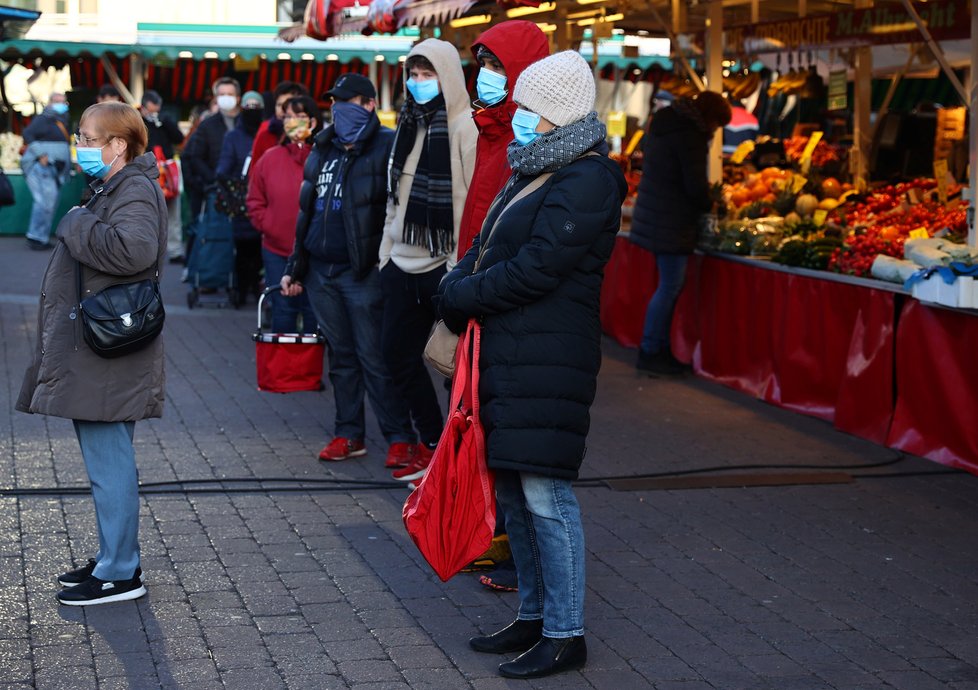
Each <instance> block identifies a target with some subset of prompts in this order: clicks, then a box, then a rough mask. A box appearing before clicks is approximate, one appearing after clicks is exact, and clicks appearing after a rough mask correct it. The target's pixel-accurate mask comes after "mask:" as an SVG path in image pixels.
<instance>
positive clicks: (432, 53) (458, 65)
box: [404, 38, 472, 122]
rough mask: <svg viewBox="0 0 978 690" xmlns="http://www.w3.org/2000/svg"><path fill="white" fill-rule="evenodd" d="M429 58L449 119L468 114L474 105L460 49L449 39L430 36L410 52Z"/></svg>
mask: <svg viewBox="0 0 978 690" xmlns="http://www.w3.org/2000/svg"><path fill="white" fill-rule="evenodd" d="M413 55H421V56H422V57H425V58H427V60H428V62H430V63H431V64H432V66H433V67H434V68H435V71H436V72H437V73H438V84H439V87H440V89H441V92H442V93H443V94H444V95H445V109H446V110H447V112H448V121H449V122H451V121H452V120H454V119H455V118H456V117H458V116H459V115H463V114H468V112H469V111H470V110H471V108H472V106H471V104H470V102H469V91H468V89H467V88H466V87H465V74H464V73H463V72H462V62H461V60H460V59H459V57H458V50H457V49H456V48H455V46H453V45H452V44H451V43H449V42H448V41H441V40H439V39H437V38H429V39H426V40H424V41H421V43H419V44H417V45H416V46H414V47H413V48H412V49H411V52H410V53H408V57H409V58H410V57H411V56H413ZM407 80H408V71H407V62H405V63H404V92H405V94H406V93H407Z"/></svg>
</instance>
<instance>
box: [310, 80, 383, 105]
mask: <svg viewBox="0 0 978 690" xmlns="http://www.w3.org/2000/svg"><path fill="white" fill-rule="evenodd" d="M323 96H324V97H325V98H332V99H333V100H336V101H349V100H352V99H353V98H356V97H357V96H360V97H361V98H365V99H367V100H373V99H375V98H377V90H376V89H375V88H374V85H373V83H371V81H370V80H369V79H367V78H366V77H364V76H363V75H360V74H352V73H351V74H341V75H340V76H339V78H338V79H337V80H336V83H335V84H333V88H331V89H330V90H329V91H327V92H326V93H324V94H323Z"/></svg>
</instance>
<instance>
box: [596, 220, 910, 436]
mask: <svg viewBox="0 0 978 690" xmlns="http://www.w3.org/2000/svg"><path fill="white" fill-rule="evenodd" d="M655 282H656V274H655V261H654V258H653V257H652V255H651V254H649V253H648V252H646V251H644V250H642V249H640V248H638V247H636V246H634V245H632V244H631V243H630V242H628V240H627V239H626V238H624V237H620V238H619V240H618V243H617V245H616V247H615V251H614V253H613V255H612V258H611V261H610V262H609V264H608V271H607V274H606V277H605V284H604V288H603V291H602V296H601V298H602V313H601V319H602V325H603V327H604V329H605V331H606V332H607V333H608V334H609V335H611V336H612V337H614V338H615V339H616V340H618V342H620V343H621V344H622V345H625V346H635V345H637V343H638V341H639V339H640V337H641V330H642V322H643V320H644V315H645V306H646V304H647V302H648V299H649V296H650V295H651V294H652V292H653V291H654V288H655V285H654V283H655ZM894 300H895V295H894V293H893V292H891V291H888V290H885V289H873V288H867V287H864V286H862V285H852V284H848V283H845V282H836V281H832V280H830V279H827V278H823V277H814V276H807V275H800V274H797V273H795V272H788V271H783V270H779V269H778V268H777V267H774V266H771V265H768V264H757V263H751V262H748V261H745V260H738V259H735V258H724V257H717V256H694V257H692V260H691V261H690V266H689V271H688V274H687V279H686V288H685V289H684V291H683V296H682V297H681V298H680V302H679V304H678V305H677V309H676V316H675V318H674V322H673V332H672V349H673V353H674V354H675V355H676V357H677V358H678V359H680V360H683V361H692V363H693V367H694V369H695V370H696V372H697V373H698V374H699V375H701V376H703V377H705V378H709V379H712V380H714V381H718V382H720V383H723V384H724V385H727V386H730V387H731V388H735V389H737V390H740V391H743V392H745V393H749V394H750V395H753V396H755V397H757V398H760V399H761V400H765V401H767V402H770V403H772V404H775V405H779V406H781V407H785V408H788V409H792V410H795V411H797V412H802V413H804V414H808V415H812V416H815V417H819V418H821V419H825V420H827V421H831V422H833V423H834V424H835V425H836V427H838V428H839V429H841V430H843V431H846V432H849V433H852V434H856V435H859V436H862V437H864V438H868V439H871V440H873V441H876V442H878V443H884V442H885V441H886V438H887V432H888V430H889V426H890V420H891V417H892V412H893V371H894V369H893V350H894V317H895V302H894Z"/></svg>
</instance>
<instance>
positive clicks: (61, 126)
mask: <svg viewBox="0 0 978 690" xmlns="http://www.w3.org/2000/svg"><path fill="white" fill-rule="evenodd" d="M54 124H56V125H57V126H58V129H60V130H61V134H62V135H63V136H64V138H65V141H67V142H68V143H69V144H70V143H71V135H70V134H68V128H67V127H65V125H64V123H63V122H62V121H61V120H55V121H54Z"/></svg>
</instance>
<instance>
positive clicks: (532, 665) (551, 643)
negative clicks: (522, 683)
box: [499, 635, 587, 678]
mask: <svg viewBox="0 0 978 690" xmlns="http://www.w3.org/2000/svg"><path fill="white" fill-rule="evenodd" d="M586 663H587V644H585V642H584V636H583V635H579V636H577V637H564V638H554V637H541V638H540V641H539V642H537V643H536V644H535V645H533V647H532V648H530V650H529V651H527V652H525V653H523V654H521V655H520V656H518V657H516V659H514V660H513V661H509V662H507V663H505V664H500V665H499V675H501V676H505V677H506V678H543V677H544V676H549V675H553V674H554V673H561V672H563V671H571V670H573V669H576V668H583V666H584V664H586Z"/></svg>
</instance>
